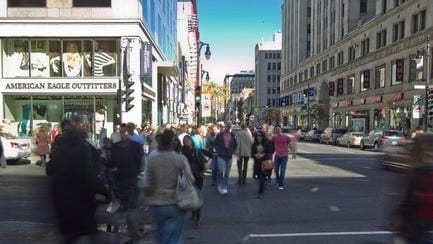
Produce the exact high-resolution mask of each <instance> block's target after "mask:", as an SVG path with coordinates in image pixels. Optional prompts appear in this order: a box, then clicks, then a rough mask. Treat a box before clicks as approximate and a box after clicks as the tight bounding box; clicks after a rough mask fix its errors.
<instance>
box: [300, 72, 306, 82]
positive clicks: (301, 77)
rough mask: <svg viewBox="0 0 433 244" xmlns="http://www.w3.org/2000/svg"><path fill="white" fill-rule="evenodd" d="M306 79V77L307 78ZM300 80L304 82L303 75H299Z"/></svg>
mask: <svg viewBox="0 0 433 244" xmlns="http://www.w3.org/2000/svg"><path fill="white" fill-rule="evenodd" d="M305 78H306V77H305ZM299 80H300V81H301V82H302V81H303V80H304V77H303V76H302V73H299Z"/></svg>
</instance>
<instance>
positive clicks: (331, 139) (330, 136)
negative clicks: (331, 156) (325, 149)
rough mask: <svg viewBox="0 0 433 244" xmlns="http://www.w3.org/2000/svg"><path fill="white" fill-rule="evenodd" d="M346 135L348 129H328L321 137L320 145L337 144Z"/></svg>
mask: <svg viewBox="0 0 433 244" xmlns="http://www.w3.org/2000/svg"><path fill="white" fill-rule="evenodd" d="M344 133H346V129H337V128H332V127H329V128H326V129H325V130H324V131H323V133H322V134H321V135H320V143H326V144H329V143H331V144H335V145H336V144H337V139H338V138H339V137H341V136H342V135H344Z"/></svg>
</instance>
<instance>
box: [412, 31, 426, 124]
mask: <svg viewBox="0 0 433 244" xmlns="http://www.w3.org/2000/svg"><path fill="white" fill-rule="evenodd" d="M416 53H417V55H416V57H415V60H416V62H417V63H420V62H422V59H423V58H425V59H426V62H425V63H426V67H427V70H426V79H425V80H424V82H425V89H424V93H425V94H424V106H425V109H424V125H423V130H424V131H425V132H427V128H428V127H427V121H428V112H429V111H428V91H429V84H430V36H427V43H426V47H425V49H424V48H421V49H419V50H417V52H416ZM423 66H424V65H423Z"/></svg>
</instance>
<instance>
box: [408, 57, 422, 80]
mask: <svg viewBox="0 0 433 244" xmlns="http://www.w3.org/2000/svg"><path fill="white" fill-rule="evenodd" d="M423 71H424V57H422V58H420V59H418V60H417V59H415V56H413V57H412V58H411V59H410V66H409V76H410V77H409V79H410V81H421V80H423V76H424V74H423Z"/></svg>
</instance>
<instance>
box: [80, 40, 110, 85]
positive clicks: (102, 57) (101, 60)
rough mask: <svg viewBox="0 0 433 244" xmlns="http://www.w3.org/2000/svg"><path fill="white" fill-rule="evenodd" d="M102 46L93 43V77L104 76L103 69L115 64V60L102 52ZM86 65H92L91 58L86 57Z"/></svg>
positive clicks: (89, 56)
mask: <svg viewBox="0 0 433 244" xmlns="http://www.w3.org/2000/svg"><path fill="white" fill-rule="evenodd" d="M101 46H102V45H101V44H100V43H99V42H95V53H94V63H93V67H94V71H93V72H94V74H93V75H94V76H99V77H100V76H104V75H106V74H104V67H106V66H108V65H111V64H115V63H116V60H114V58H113V57H112V56H111V55H109V54H108V53H106V52H104V48H103V47H101ZM86 61H87V64H88V65H89V67H91V65H92V56H91V55H87V57H86Z"/></svg>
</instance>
